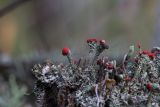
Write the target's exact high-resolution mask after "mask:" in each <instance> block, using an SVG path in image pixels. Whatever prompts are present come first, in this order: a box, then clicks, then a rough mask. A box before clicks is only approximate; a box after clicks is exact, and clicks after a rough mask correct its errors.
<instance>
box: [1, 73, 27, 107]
mask: <svg viewBox="0 0 160 107" xmlns="http://www.w3.org/2000/svg"><path fill="white" fill-rule="evenodd" d="M8 88H9V89H7V90H6V92H5V93H1V95H0V107H22V105H23V104H24V101H23V97H24V95H25V93H26V91H27V88H26V87H25V86H19V85H18V84H17V83H16V80H15V77H14V76H10V80H9V87H8Z"/></svg>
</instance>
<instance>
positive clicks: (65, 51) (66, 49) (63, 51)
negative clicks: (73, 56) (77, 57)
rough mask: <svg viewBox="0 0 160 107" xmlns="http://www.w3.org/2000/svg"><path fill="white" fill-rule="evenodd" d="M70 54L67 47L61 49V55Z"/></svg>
mask: <svg viewBox="0 0 160 107" xmlns="http://www.w3.org/2000/svg"><path fill="white" fill-rule="evenodd" d="M69 53H70V49H69V48H67V47H64V48H63V49H62V55H64V56H67V55H68V54H69Z"/></svg>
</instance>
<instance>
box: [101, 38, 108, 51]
mask: <svg viewBox="0 0 160 107" xmlns="http://www.w3.org/2000/svg"><path fill="white" fill-rule="evenodd" d="M99 44H100V45H101V46H102V47H103V48H104V49H108V48H109V46H108V45H107V44H106V41H105V40H104V39H102V40H100V41H99Z"/></svg>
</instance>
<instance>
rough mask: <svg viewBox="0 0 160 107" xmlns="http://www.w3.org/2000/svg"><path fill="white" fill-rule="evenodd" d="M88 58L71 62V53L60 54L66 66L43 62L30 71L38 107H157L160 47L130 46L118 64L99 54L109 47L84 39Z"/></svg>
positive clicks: (159, 86)
mask: <svg viewBox="0 0 160 107" xmlns="http://www.w3.org/2000/svg"><path fill="white" fill-rule="evenodd" d="M87 43H88V46H89V55H93V56H94V57H90V58H92V59H85V58H80V59H79V61H78V62H74V61H73V58H72V55H71V50H70V49H69V48H66V47H65V48H63V49H62V54H63V56H66V57H67V58H68V61H69V64H62V63H61V64H55V63H52V62H50V61H47V62H45V63H43V64H37V65H35V66H34V67H33V69H32V72H33V74H34V75H35V77H36V79H37V81H36V83H35V88H34V92H35V95H36V97H37V103H38V104H39V106H41V107H146V106H147V107H159V106H160V48H159V47H154V48H153V49H152V50H151V51H143V50H142V49H141V46H140V45H138V49H139V51H138V52H137V54H136V55H135V56H134V54H135V53H134V50H135V49H134V48H135V47H134V46H130V47H129V51H128V52H126V55H124V60H123V61H121V64H118V65H117V63H116V60H110V59H109V58H108V57H107V56H104V57H101V58H100V57H99V55H100V54H101V53H102V52H103V51H104V50H105V49H108V48H109V46H108V44H107V43H106V41H105V40H100V41H98V40H97V39H94V38H92V39H88V40H87Z"/></svg>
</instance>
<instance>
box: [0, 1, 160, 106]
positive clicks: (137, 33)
mask: <svg viewBox="0 0 160 107" xmlns="http://www.w3.org/2000/svg"><path fill="white" fill-rule="evenodd" d="M159 35H160V1H159V0H0V107H36V105H35V103H34V102H35V98H34V95H33V92H32V90H33V86H34V77H33V75H32V73H31V68H32V66H33V65H34V64H37V63H42V62H43V61H45V60H46V59H50V60H53V61H58V62H61V61H62V62H63V61H64V60H65V58H64V57H63V56H62V55H61V48H62V47H64V46H68V47H69V48H70V49H71V50H72V53H73V56H74V57H76V58H79V57H80V56H84V55H86V54H87V52H88V51H87V46H86V39H87V38H98V39H105V40H106V41H107V42H108V44H109V45H110V49H109V50H107V52H105V54H106V55H109V56H110V57H112V58H120V57H123V55H124V53H125V52H127V50H128V47H129V46H130V45H136V44H137V43H140V44H141V45H142V47H143V49H150V48H151V47H153V46H159V45H160V44H159V42H160V36H159Z"/></svg>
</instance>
